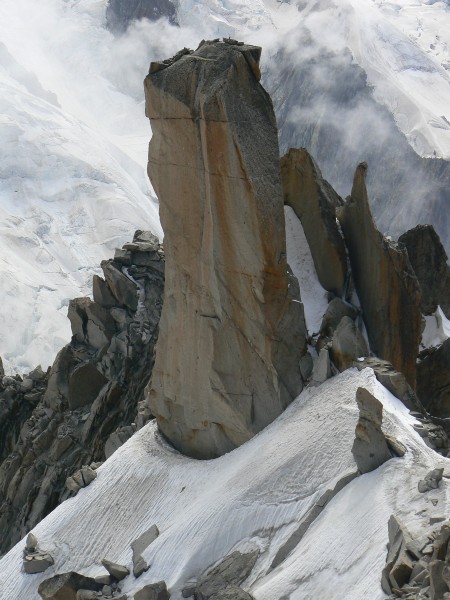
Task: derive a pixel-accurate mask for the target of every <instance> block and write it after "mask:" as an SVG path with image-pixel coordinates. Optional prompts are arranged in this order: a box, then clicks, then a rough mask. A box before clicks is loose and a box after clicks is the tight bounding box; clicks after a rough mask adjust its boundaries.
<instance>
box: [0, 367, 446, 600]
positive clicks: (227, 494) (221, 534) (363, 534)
mask: <svg viewBox="0 0 450 600" xmlns="http://www.w3.org/2000/svg"><path fill="white" fill-rule="evenodd" d="M358 386H364V387H366V388H367V389H369V390H371V391H372V392H373V393H374V394H375V395H376V396H377V397H378V398H379V399H380V400H381V401H382V402H383V405H384V424H383V427H384V429H385V431H386V432H388V433H389V434H391V435H394V436H395V437H397V438H398V439H399V440H400V441H401V442H402V443H403V444H405V445H406V447H407V449H408V451H407V454H406V455H405V457H404V458H395V459H391V460H390V461H388V462H387V463H385V464H384V465H383V466H382V467H380V468H379V469H377V470H376V471H374V472H372V473H370V474H367V475H363V476H361V477H359V478H357V479H356V480H354V481H353V482H351V483H349V484H347V485H346V486H345V487H344V489H343V490H342V491H341V492H339V493H338V494H337V495H336V496H335V498H334V499H333V500H332V501H331V502H330V503H329V504H328V505H327V507H326V508H325V510H324V511H323V512H322V513H321V514H320V516H319V517H317V518H316V520H315V521H314V522H313V524H312V525H311V526H310V528H309V529H308V531H307V532H306V534H305V536H304V537H303V539H302V540H301V542H300V543H299V544H298V546H297V547H295V548H294V550H293V551H292V553H291V554H289V555H288V556H287V557H286V559H285V560H284V561H283V562H282V563H281V564H280V565H279V566H278V567H276V568H275V569H273V570H270V565H271V564H272V561H273V559H274V557H275V555H276V553H277V552H278V550H279V549H280V547H282V545H283V544H284V543H285V542H286V540H287V539H288V538H289V537H290V535H291V534H292V533H293V531H294V530H295V529H296V528H297V527H298V525H299V523H300V522H301V520H302V518H303V517H304V516H305V514H306V512H307V510H308V509H309V508H310V507H311V506H312V504H313V503H314V502H316V501H317V500H318V499H319V498H320V497H321V496H322V495H323V494H324V492H325V491H326V490H329V489H333V488H334V486H335V485H336V483H337V482H338V481H339V480H341V479H342V478H343V477H345V476H346V475H348V474H350V473H352V472H354V470H355V464H354V461H353V457H352V454H351V447H352V443H353V439H354V431H355V425H356V421H357V418H358V414H357V413H358V410H357V406H356V402H355V392H356V389H357V388H358ZM413 422H414V419H413V418H412V417H411V416H410V415H409V414H408V411H407V410H406V408H405V407H404V406H403V405H402V404H401V403H400V402H399V401H398V400H397V399H396V398H394V397H393V396H392V395H391V394H390V393H389V392H387V390H386V389H385V388H383V387H382V386H381V385H380V384H379V383H378V382H377V381H376V379H375V377H374V375H373V373H372V371H371V370H369V369H366V370H364V371H362V372H356V371H354V370H350V371H346V372H344V373H342V374H341V375H339V376H338V377H335V378H333V379H331V380H329V381H328V382H326V383H325V384H323V385H322V386H320V387H318V388H310V389H308V390H305V391H304V392H303V393H302V394H301V395H300V396H299V398H298V399H297V400H296V401H295V402H294V403H293V404H292V405H291V406H290V407H289V408H288V409H287V410H286V411H285V412H284V413H283V414H282V415H281V416H280V417H279V418H278V419H277V420H276V421H275V422H274V423H272V424H271V425H270V426H269V427H267V428H266V429H265V430H264V431H262V432H261V433H260V434H258V435H257V436H256V437H255V438H253V439H252V440H250V441H249V442H247V443H246V444H244V445H243V446H241V447H240V448H238V449H237V450H235V451H233V452H231V453H229V454H227V455H225V456H223V457H221V458H219V459H215V460H212V461H196V460H193V459H189V458H186V457H183V456H182V455H180V454H178V453H177V452H175V451H173V450H172V449H171V448H170V447H169V446H168V445H167V444H166V443H165V442H164V441H163V440H162V438H161V437H160V435H159V434H158V433H157V431H156V428H155V426H154V425H153V424H149V425H147V426H146V427H145V428H144V429H142V430H140V431H139V432H138V433H137V434H136V435H134V436H133V437H132V438H131V439H130V440H129V441H128V442H127V443H126V444H125V446H123V447H122V448H121V449H119V450H118V451H117V452H116V453H115V454H114V455H113V456H112V457H111V458H110V459H109V460H108V461H107V462H106V463H104V465H103V466H102V467H101V468H100V469H99V471H98V473H99V474H98V478H97V479H96V480H95V481H94V482H93V483H92V484H91V485H90V486H89V487H88V488H86V489H84V490H82V491H80V492H79V494H78V495H77V496H76V497H75V498H73V499H70V500H68V501H66V502H64V503H63V504H62V505H60V506H59V507H58V508H57V509H56V510H55V511H54V512H53V513H52V514H51V515H49V516H48V517H47V518H46V519H45V520H44V521H42V522H41V523H40V524H39V525H38V526H37V527H36V528H35V530H34V532H35V533H36V535H37V537H38V539H39V540H40V542H41V546H42V548H45V549H46V550H48V551H50V552H51V553H52V555H53V556H54V558H55V566H54V567H51V568H50V569H49V570H47V571H46V572H45V573H44V574H40V575H32V576H30V575H25V574H24V573H23V572H22V571H21V560H22V550H23V545H24V542H23V541H22V542H20V543H19V544H17V545H16V546H15V547H14V548H13V549H12V550H11V551H10V552H9V553H8V554H7V555H6V556H5V557H4V558H3V559H2V560H1V561H0V583H1V585H0V598H1V599H2V600H16V598H18V597H20V598H25V597H26V598H29V599H30V600H38V598H39V596H38V595H37V592H36V590H37V587H38V585H39V582H40V581H42V580H43V579H45V578H47V577H50V576H52V575H53V574H54V573H57V572H64V571H68V570H71V569H75V570H78V571H81V572H83V573H85V574H87V573H89V574H91V575H98V574H100V573H102V572H103V568H102V567H101V564H100V563H101V560H102V559H103V558H105V557H108V558H109V559H111V560H114V561H117V562H119V563H123V564H126V565H127V566H128V567H130V565H131V550H130V543H131V542H132V541H133V540H134V539H135V538H136V537H137V536H138V535H140V534H141V533H142V532H143V531H145V530H146V529H148V528H149V527H150V526H151V525H153V524H156V525H157V526H158V527H159V529H160V532H161V533H160V536H159V537H158V538H157V540H156V541H155V542H154V543H153V544H152V545H151V546H150V547H149V548H148V549H147V550H146V551H145V552H144V559H145V560H146V561H147V562H148V563H151V568H150V570H149V571H148V572H146V573H144V574H143V575H142V576H141V577H140V578H139V579H137V580H136V579H135V578H134V577H133V576H129V577H128V578H127V579H125V580H124V582H123V586H122V588H123V591H124V592H126V593H127V594H128V596H129V597H132V594H133V593H134V592H135V591H137V590H138V589H140V588H141V587H142V586H144V585H145V584H147V583H150V582H155V581H159V580H161V579H164V580H165V581H166V582H167V585H168V587H169V589H170V591H171V594H172V596H171V597H172V598H173V599H174V600H178V599H180V598H181V589H182V588H183V586H184V585H185V584H186V583H187V582H188V581H190V580H194V579H195V578H197V577H198V576H199V575H200V574H201V573H202V572H203V571H204V570H205V569H206V568H208V567H209V566H211V565H212V564H213V563H214V562H216V561H217V560H219V559H221V558H222V557H223V556H224V555H226V554H227V553H229V552H230V551H232V550H234V549H241V550H247V549H250V548H254V547H258V548H259V549H260V552H261V553H260V556H259V559H258V562H257V564H256V566H255V568H254V570H253V572H252V574H251V576H250V578H249V579H248V581H247V582H246V584H244V587H245V588H247V589H250V590H251V592H252V594H253V595H254V597H255V598H256V599H257V600H273V599H274V598H281V597H283V598H289V599H290V600H300V599H301V600H306V599H313V598H314V599H316V598H320V597H325V595H326V597H327V598H330V599H334V600H343V599H344V598H345V599H346V600H361V598H371V600H376V599H377V598H380V599H381V598H383V597H384V594H383V593H382V591H381V588H380V577H381V570H382V567H383V565H384V562H385V559H386V541H387V522H388V519H389V517H390V515H391V514H392V513H395V514H396V515H397V516H398V517H399V518H401V519H402V520H404V521H405V522H406V523H407V525H408V527H409V528H410V529H411V530H412V532H413V533H414V532H416V531H420V538H422V537H423V535H424V534H425V532H426V531H427V530H428V522H429V518H430V517H431V516H436V515H438V514H441V512H442V510H443V507H444V506H445V503H446V502H447V501H448V494H449V488H448V483H442V484H441V487H440V489H439V490H436V491H435V492H432V493H430V494H428V495H423V494H419V493H418V491H417V482H418V480H419V479H420V478H422V477H423V475H424V474H425V473H426V472H427V471H428V470H430V469H431V468H433V467H436V466H438V464H442V466H444V467H446V468H448V467H449V466H450V463H449V461H448V459H442V458H441V457H438V456H437V455H436V454H435V453H434V452H433V451H432V450H431V449H429V448H428V447H426V446H425V444H424V442H423V440H422V439H421V438H420V437H419V435H418V434H417V433H416V432H415V431H414V430H413V428H412V423H413ZM431 498H433V499H437V500H438V503H437V505H436V506H433V504H432V503H431V502H430V499H431Z"/></svg>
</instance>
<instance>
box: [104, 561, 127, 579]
mask: <svg viewBox="0 0 450 600" xmlns="http://www.w3.org/2000/svg"><path fill="white" fill-rule="evenodd" d="M102 565H103V566H104V567H105V569H106V570H107V571H108V573H109V574H110V575H111V577H114V579H116V580H117V581H122V579H125V577H127V576H128V575H129V574H130V570H129V569H128V568H127V567H124V566H123V565H118V564H117V563H114V562H111V561H110V560H107V559H106V558H104V559H103V560H102Z"/></svg>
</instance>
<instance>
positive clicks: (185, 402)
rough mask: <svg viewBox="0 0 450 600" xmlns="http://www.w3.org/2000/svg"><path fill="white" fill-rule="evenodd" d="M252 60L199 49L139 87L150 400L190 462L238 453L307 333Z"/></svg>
mask: <svg viewBox="0 0 450 600" xmlns="http://www.w3.org/2000/svg"><path fill="white" fill-rule="evenodd" d="M260 54H261V48H258V47H256V46H248V45H243V44H242V43H237V42H235V43H233V42H232V41H229V42H228V43H223V42H205V43H203V44H201V45H200V46H199V48H198V49H197V50H196V51H195V52H193V53H189V52H183V53H180V54H178V55H176V56H175V57H174V58H173V59H171V60H168V61H167V62H166V63H164V62H161V63H152V65H151V67H150V73H149V75H148V76H147V78H146V80H145V94H146V112H147V115H148V116H149V118H150V120H151V124H152V128H153V137H152V140H151V142H150V148H149V176H150V179H151V181H152V183H153V186H154V189H155V191H156V192H157V194H158V197H159V199H160V215H161V223H162V225H163V228H164V248H165V252H166V276H165V279H166V282H165V290H166V292H165V300H164V309H163V313H162V316H161V326H160V331H161V334H160V338H159V341H158V344H157V348H156V364H155V370H154V372H153V376H152V379H151V381H150V384H149V403H150V408H151V411H152V414H153V415H154V416H155V417H156V418H157V420H158V424H159V427H160V429H161V431H162V432H163V433H164V435H165V436H166V437H167V438H168V439H169V440H170V441H171V442H172V443H173V445H174V446H175V448H177V449H178V450H180V451H181V452H183V453H184V454H187V455H189V456H193V457H195V458H214V457H217V456H221V455H222V454H224V453H225V452H228V451H229V450H232V449H233V448H235V447H237V446H240V445H241V444H242V443H243V442H244V441H246V440H248V439H250V438H251V437H252V436H253V435H255V434H256V433H258V431H260V430H261V429H263V428H264V427H265V426H266V425H267V424H269V423H271V422H272V421H273V420H274V419H275V418H276V416H278V415H279V414H280V412H282V411H283V410H284V408H286V406H287V405H288V404H290V402H292V400H293V399H294V398H295V397H297V395H298V394H299V393H300V391H301V390H302V388H303V379H302V374H301V361H302V360H303V359H304V358H305V355H306V352H307V350H306V325H305V321H304V316H303V306H302V304H301V301H300V294H299V291H298V284H297V282H296V280H295V278H294V277H293V276H292V275H291V274H290V273H289V271H288V266H287V262H286V242H285V227H284V214H283V202H282V191H281V180H280V164H279V163H280V161H279V150H278V138H277V128H276V122H275V116H274V114H273V108H272V103H271V101H270V97H269V96H268V94H267V92H266V91H265V90H264V88H263V87H262V86H261V84H260V83H259V79H260V70H259V57H260ZM180 82H185V83H184V84H183V83H180ZM237 99H238V100H237ZM175 214H176V215H177V218H176V219H174V218H173V216H174V215H175ZM192 348H195V351H194V352H192V351H191V349H192Z"/></svg>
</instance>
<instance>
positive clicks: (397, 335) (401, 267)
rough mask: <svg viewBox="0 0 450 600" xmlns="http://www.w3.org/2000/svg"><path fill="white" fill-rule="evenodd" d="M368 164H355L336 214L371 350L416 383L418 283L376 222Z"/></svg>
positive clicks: (405, 256) (398, 248)
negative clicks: (349, 190) (348, 190)
mask: <svg viewBox="0 0 450 600" xmlns="http://www.w3.org/2000/svg"><path fill="white" fill-rule="evenodd" d="M366 173H367V164H366V163H361V164H360V165H358V167H357V169H356V173H355V177H354V180H353V188H352V193H351V196H350V198H349V199H348V200H347V202H346V204H345V205H344V207H343V208H342V209H339V211H338V216H339V220H340V222H341V225H342V229H343V232H344V238H345V241H346V244H347V248H348V250H349V256H350V263H351V267H352V273H353V277H354V280H355V287H356V290H357V292H358V297H359V300H360V302H361V306H362V309H363V317H364V322H365V324H366V328H367V334H368V336H369V342H370V348H371V350H372V351H373V352H374V353H375V354H376V355H377V356H379V357H380V358H383V359H385V360H388V361H389V362H390V363H392V365H393V366H394V368H395V369H396V370H397V371H400V372H401V373H403V374H404V375H405V377H406V379H407V381H408V383H409V385H410V386H411V387H412V388H413V389H415V387H416V357H417V354H418V351H419V343H420V339H421V335H422V315H421V293H420V286H419V282H418V281H417V278H416V276H415V274H414V271H413V269H412V267H411V264H410V262H409V259H408V254H407V252H406V249H405V248H404V246H400V245H398V244H395V243H394V242H391V241H389V240H387V238H385V237H384V236H383V235H382V234H381V233H380V232H379V231H378V230H377V228H376V227H375V223H374V221H373V218H372V214H371V211H370V206H369V199H368V196H367V189H366V183H365V178H366Z"/></svg>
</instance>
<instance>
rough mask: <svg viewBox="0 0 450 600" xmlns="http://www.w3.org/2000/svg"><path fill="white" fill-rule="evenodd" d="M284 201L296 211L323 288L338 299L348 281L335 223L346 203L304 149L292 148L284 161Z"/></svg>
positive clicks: (339, 234) (343, 252) (282, 160)
mask: <svg viewBox="0 0 450 600" xmlns="http://www.w3.org/2000/svg"><path fill="white" fill-rule="evenodd" d="M281 181H282V184H283V197H284V202H285V204H287V205H288V206H291V207H292V208H293V209H294V212H295V214H296V215H297V217H298V218H299V219H300V221H301V223H302V227H303V230H304V232H305V236H306V239H307V241H308V245H309V248H310V250H311V255H312V258H313V261H314V266H315V268H316V272H317V277H318V278H319V281H320V284H321V285H322V287H323V288H325V289H326V290H328V291H329V292H333V293H334V294H337V295H338V296H342V295H343V293H344V288H345V283H346V279H347V256H346V251H345V244H344V240H343V238H342V234H341V232H340V231H339V227H338V225H337V223H336V208H337V207H338V206H342V204H343V200H342V199H341V198H340V196H338V194H337V193H336V192H335V191H334V190H333V188H332V187H331V185H330V184H329V183H328V182H327V181H325V180H324V179H323V178H322V174H321V172H320V169H319V167H318V166H317V164H316V162H315V160H314V159H313V158H312V156H311V155H310V154H309V153H308V151H307V150H306V149H305V148H300V149H297V148H290V150H289V152H288V153H287V154H286V155H285V156H283V158H282V159H281Z"/></svg>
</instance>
